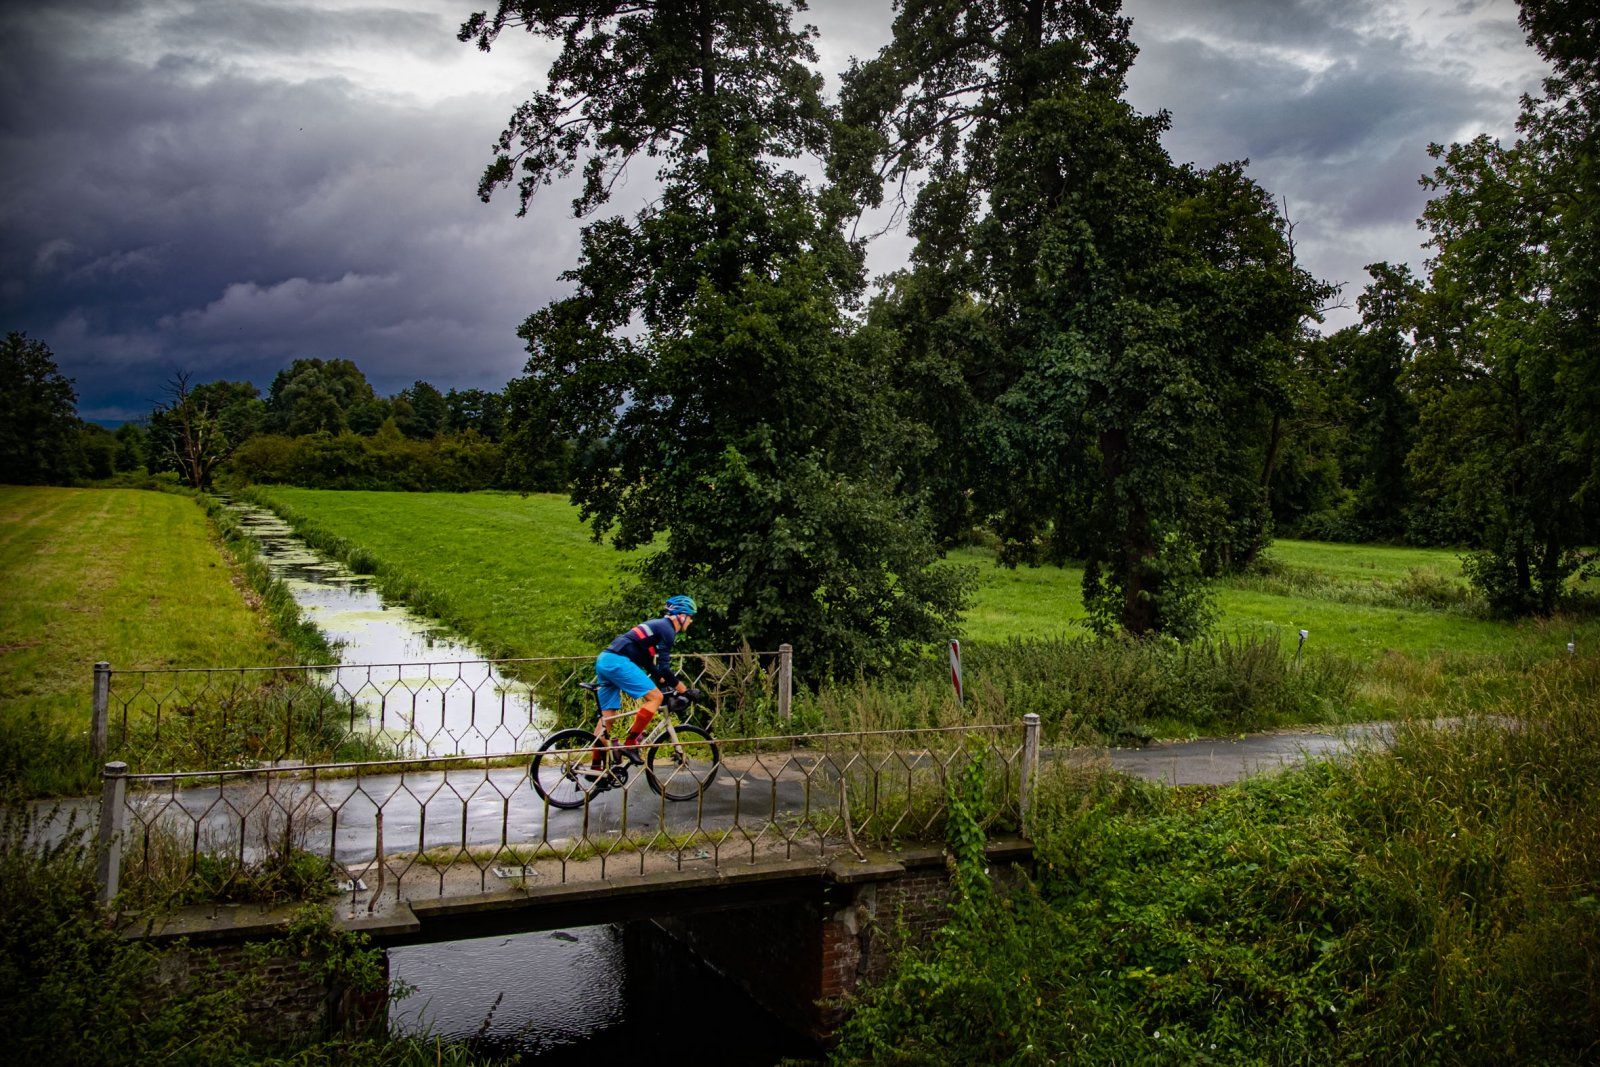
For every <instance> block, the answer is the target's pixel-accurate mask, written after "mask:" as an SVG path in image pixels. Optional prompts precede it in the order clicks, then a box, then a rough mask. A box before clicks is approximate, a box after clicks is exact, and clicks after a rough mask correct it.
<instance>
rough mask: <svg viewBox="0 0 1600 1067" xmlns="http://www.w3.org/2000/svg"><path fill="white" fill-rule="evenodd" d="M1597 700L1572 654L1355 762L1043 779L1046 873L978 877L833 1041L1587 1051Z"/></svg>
mask: <svg viewBox="0 0 1600 1067" xmlns="http://www.w3.org/2000/svg"><path fill="white" fill-rule="evenodd" d="M1597 701H1600V656H1596V655H1594V654H1592V653H1591V654H1589V655H1586V656H1580V657H1576V658H1574V659H1567V658H1565V657H1562V658H1560V659H1556V660H1551V661H1547V662H1545V663H1543V664H1540V665H1538V666H1536V667H1534V668H1532V669H1531V670H1530V671H1529V672H1528V674H1527V676H1526V677H1524V678H1523V679H1521V680H1520V682H1519V683H1518V684H1517V686H1516V687H1515V691H1514V692H1507V693H1505V694H1503V695H1502V697H1501V698H1500V699H1499V700H1498V701H1496V702H1495V703H1494V704H1493V705H1492V706H1490V707H1489V708H1488V710H1489V711H1490V712H1491V713H1492V714H1491V715H1487V716H1474V715H1472V714H1471V710H1472V709H1470V708H1455V709H1453V710H1456V711H1459V712H1463V713H1467V718H1466V719H1465V720H1464V722H1463V724H1461V725H1458V726H1454V727H1451V728H1448V729H1438V728H1433V727H1430V726H1427V725H1422V724H1412V725H1407V726H1404V727H1402V728H1401V729H1400V730H1399V731H1398V736H1397V738H1396V742H1395V745H1394V748H1393V750H1392V752H1389V753H1371V754H1367V755H1364V756H1361V757H1359V758H1357V759H1355V760H1353V761H1352V762H1350V763H1349V764H1342V765H1333V764H1322V765H1316V766H1312V767H1310V768H1308V769H1305V770H1302V771H1296V772H1292V773H1288V774H1285V775H1282V776H1279V777H1272V778H1262V779H1255V780H1252V781H1249V782H1247V783H1245V784H1243V785H1240V786H1236V787H1231V788H1227V789H1222V790H1213V789H1181V790H1169V789H1165V788H1162V787H1158V786H1149V785H1144V784H1140V783H1136V782H1133V781H1130V780H1126V779H1120V778H1115V777H1111V776H1108V775H1105V776H1102V775H1095V774H1086V773H1084V772H1078V773H1077V774H1069V773H1067V772H1064V771H1061V772H1055V773H1049V774H1047V775H1046V777H1045V779H1044V781H1043V783H1042V786H1041V790H1040V794H1039V795H1040V812H1039V818H1038V821H1037V823H1036V825H1035V837H1036V846H1037V850H1038V851H1037V856H1038V859H1039V867H1038V878H1037V881H1035V882H1033V883H1030V884H1027V885H1024V886H1022V887H1020V888H1018V889H1016V890H1014V891H1010V892H1001V891H999V890H997V889H996V888H994V887H992V886H989V885H988V884H987V883H986V882H985V881H984V880H983V878H982V872H981V870H980V871H975V872H969V874H970V877H969V884H970V885H971V886H972V890H971V892H969V893H968V894H966V895H965V896H964V897H963V898H962V899H961V900H960V901H958V904H957V907H956V909H955V918H954V920H953V921H952V922H951V923H950V924H949V926H947V927H946V928H945V929H944V930H943V931H942V932H941V933H940V934H938V935H937V936H935V937H934V938H932V939H930V940H927V941H925V942H923V943H921V944H917V945H908V946H906V948H905V951H904V953H903V955H902V956H901V957H900V959H899V962H898V964H897V966H896V967H895V968H894V969H893V972H892V973H891V975H890V976H889V977H888V978H887V979H886V980H885V981H884V982H883V983H881V984H879V985H878V986H877V987H875V988H873V989H871V990H870V991H868V992H867V993H866V994H865V995H864V996H863V997H862V999H861V1000H860V1002H859V1003H858V1005H857V1007H858V1010H857V1011H856V1013H855V1015H854V1017H853V1018H852V1020H851V1021H850V1023H849V1025H848V1028H847V1031H846V1034H845V1038H844V1041H843V1042H842V1044H841V1046H840V1049H839V1051H838V1053H837V1056H836V1059H837V1060H838V1061H840V1062H885V1061H892V1062H898V1063H947V1062H963V1063H966V1062H971V1063H1040V1064H1043V1063H1057V1064H1066V1063H1184V1064H1188V1063H1336V1062H1337V1063H1343V1062H1386V1063H1485V1062H1501V1061H1503V1062H1514V1063H1587V1062H1593V1059H1594V1056H1595V1055H1596V1053H1597V1052H1600V1036H1597V1032H1596V1030H1595V1028H1594V1020H1595V1019H1596V1018H1600V815H1597V814H1596V813H1597V812H1600V719H1597V718H1596V717H1595V715H1594V714H1593V708H1594V706H1595V704H1596V702H1597ZM890 921H891V922H892V920H890Z"/></svg>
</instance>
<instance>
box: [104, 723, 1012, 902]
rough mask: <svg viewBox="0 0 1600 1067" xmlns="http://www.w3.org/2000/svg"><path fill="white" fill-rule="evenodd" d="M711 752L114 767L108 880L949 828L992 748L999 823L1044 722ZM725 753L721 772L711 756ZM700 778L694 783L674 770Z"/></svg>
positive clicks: (476, 865)
mask: <svg viewBox="0 0 1600 1067" xmlns="http://www.w3.org/2000/svg"><path fill="white" fill-rule="evenodd" d="M717 744H718V745H720V746H721V757H720V761H718V762H717V763H715V764H714V766H712V767H703V766H702V767H683V768H677V769H675V770H673V771H660V772H658V773H659V774H660V775H661V776H664V777H666V781H665V782H664V783H663V788H662V789H660V790H652V789H651V788H649V787H648V785H647V784H646V776H645V775H644V774H643V773H642V768H635V771H636V772H639V773H635V774H634V775H633V776H632V777H631V778H630V780H629V781H628V783H627V784H626V785H625V786H623V787H619V788H616V789H613V790H611V791H608V792H605V793H602V794H598V795H596V796H594V797H592V798H591V799H590V800H589V801H588V802H586V803H584V804H582V805H581V806H579V807H577V808H575V809H571V810H565V809H561V808H558V807H554V806H552V805H551V804H550V803H549V802H548V801H546V800H544V799H542V798H541V796H540V795H539V794H538V793H537V792H536V791H535V790H534V789H533V788H531V783H530V780H529V757H528V755H527V754H526V753H520V752H500V753H493V754H485V755H483V756H478V757H472V758H461V757H444V756H419V757H415V758H410V759H403V760H393V761H389V762H387V763H383V764H371V763H361V762H330V763H323V764H317V765H307V766H295V767H287V766H277V767H252V768H235V769H227V770H210V771H181V772H144V773H130V772H129V770H128V767H127V765H126V764H125V763H122V762H113V763H109V764H107V765H106V767H105V788H104V790H103V795H102V800H101V807H100V836H99V841H100V857H99V873H100V893H101V898H102V900H103V901H105V902H107V903H109V902H110V901H112V900H113V899H114V898H116V897H117V895H118V893H119V891H124V892H126V893H127V894H128V899H132V900H134V901H135V903H138V904H145V905H152V904H161V903H169V904H170V903H183V902H188V901H198V900H218V899H251V894H252V893H258V892H261V891H262V890H263V887H276V889H275V890H274V891H276V892H280V893H288V894H292V893H295V892H298V893H300V894H301V895H318V894H322V895H332V894H331V891H330V886H331V885H332V884H335V883H336V884H337V885H338V887H339V888H338V891H339V892H341V893H343V894H344V895H345V897H346V898H347V899H348V902H349V905H350V907H351V909H352V910H355V909H356V908H358V907H361V906H365V907H366V909H367V910H368V911H369V912H370V911H373V910H374V909H378V908H381V907H382V906H383V904H384V902H386V901H403V900H415V899H420V898H424V897H440V896H450V895H455V894H461V893H482V892H485V891H489V890H492V889H495V888H510V887H518V886H521V887H526V886H528V885H529V884H553V883H568V882H574V881H603V880H605V879H608V878H612V877H615V876H618V875H622V874H630V875H631V874H642V873H650V872H655V871H681V870H717V871H721V870H725V869H727V868H729V867H731V866H737V865H743V866H748V865H753V864H760V863H762V862H771V861H778V860H783V861H793V860H796V859H805V858H808V857H809V858H813V859H815V861H816V862H817V863H818V865H819V866H820V865H824V864H826V863H828V862H829V860H830V858H831V857H833V856H836V855H838V854H840V853H841V852H844V851H847V850H853V851H856V852H858V853H859V852H860V850H861V848H862V847H863V846H864V845H865V846H875V845H876V846H881V845H884V844H887V843H890V842H927V841H930V840H937V839H939V838H940V837H941V836H942V833H943V826H944V822H945V819H946V817H947V815H948V805H949V799H948V798H949V796H950V789H951V784H952V781H953V780H954V778H955V777H956V776H957V775H960V774H962V773H963V772H964V770H965V769H966V768H968V767H969V766H971V765H972V764H973V763H974V761H977V762H978V764H979V766H980V767H981V771H982V776H983V777H982V786H983V789H984V792H985V797H986V800H985V804H984V805H983V815H982V817H981V818H982V821H983V823H984V825H985V826H986V828H988V829H990V830H1015V829H1020V830H1022V831H1023V832H1024V833H1026V832H1027V823H1028V817H1029V806H1030V804H1031V795H1032V788H1033V781H1034V777H1035V775H1036V773H1037V767H1038V761H1039V720H1038V717H1037V716H1034V715H1029V716H1027V717H1026V718H1025V720H1024V722H1023V723H1022V724H1020V725H1009V726H973V727H952V728H943V729H932V728H930V729H914V730H888V731H871V732H859V733H832V734H810V735H776V736H746V737H734V738H718V739H717ZM712 770H714V771H715V774H714V775H711V774H710V773H709V772H710V771H712ZM678 773H683V774H690V775H694V776H696V777H695V778H694V779H692V781H694V782H696V783H699V782H703V781H705V780H706V779H707V778H709V784H706V785H705V786H704V788H703V789H696V788H690V789H689V790H688V792H689V793H690V794H691V797H690V799H687V800H683V801H673V800H669V799H667V797H666V796H665V795H663V794H664V793H666V792H672V793H677V794H679V795H681V794H682V793H683V792H684V791H683V790H682V789H679V788H677V787H676V786H677V785H681V784H682V783H681V782H679V783H674V781H673V779H672V778H671V777H670V775H672V774H678Z"/></svg>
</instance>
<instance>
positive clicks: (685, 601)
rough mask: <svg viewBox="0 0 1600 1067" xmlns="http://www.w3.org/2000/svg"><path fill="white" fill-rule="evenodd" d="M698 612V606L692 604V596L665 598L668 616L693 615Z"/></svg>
mask: <svg viewBox="0 0 1600 1067" xmlns="http://www.w3.org/2000/svg"><path fill="white" fill-rule="evenodd" d="M699 610H700V606H699V605H698V604H696V603H695V602H694V597H692V596H669V597H667V614H668V615H693V614H694V613H695V612H697V611H699Z"/></svg>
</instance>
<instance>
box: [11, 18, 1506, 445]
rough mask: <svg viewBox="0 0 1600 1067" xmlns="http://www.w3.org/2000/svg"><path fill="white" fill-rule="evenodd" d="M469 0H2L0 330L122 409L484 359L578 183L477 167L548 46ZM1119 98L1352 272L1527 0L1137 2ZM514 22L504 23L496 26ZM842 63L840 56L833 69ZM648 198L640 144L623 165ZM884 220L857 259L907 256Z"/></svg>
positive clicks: (1488, 114) (828, 35)
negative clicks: (240, 386)
mask: <svg viewBox="0 0 1600 1067" xmlns="http://www.w3.org/2000/svg"><path fill="white" fill-rule="evenodd" d="M484 6H487V5H486V4H485V3H482V2H478V3H474V2H473V0H461V2H459V3H457V2H455V0H370V2H365V3H363V2H362V0H281V2H280V0H246V2H240V3H219V2H207V0H137V2H135V0H117V2H112V0H76V2H74V3H72V4H58V5H41V4H38V3H27V4H13V5H11V6H9V7H0V93H3V99H0V151H3V153H4V158H5V160H6V166H5V168H4V170H3V171H0V329H25V330H28V331H29V332H30V333H31V334H33V335H34V336H36V337H40V338H43V339H44V340H46V341H48V342H49V343H50V344H51V346H52V347H53V348H54V349H55V351H56V353H57V356H58V357H59V359H60V362H61V364H62V366H63V369H64V370H65V371H66V373H68V374H70V375H72V376H74V377H76V378H77V382H78V388H79V391H80V393H81V395H82V399H83V408H84V409H85V411H86V413H88V414H92V415H93V414H100V415H115V414H133V413H137V412H138V411H140V410H143V409H147V408H148V404H149V401H150V400H152V399H154V398H156V397H158V396H159V395H160V391H161V386H162V383H163V381H164V380H165V379H166V378H167V377H168V376H169V375H170V374H171V373H172V371H173V370H175V369H178V368H186V369H190V370H192V371H194V372H195V373H196V374H197V375H198V376H200V377H201V378H211V377H222V376H227V377H233V378H241V377H244V378H250V379H252V380H254V381H256V382H257V383H258V384H260V385H262V386H265V385H266V384H267V383H268V382H269V381H270V379H271V375H272V374H273V373H274V372H275V371H276V370H277V369H279V368H280V367H282V366H283V365H284V364H285V363H286V362H288V361H289V360H290V359H293V358H295V357H297V356H324V357H329V356H347V357H349V358H352V359H354V360H356V362H357V363H358V364H360V365H361V366H362V367H363V369H365V370H366V371H367V372H368V374H369V375H370V376H371V377H372V378H373V379H374V382H375V384H377V386H378V388H379V389H380V390H383V391H385V392H389V391H393V390H395V389H398V388H400V387H402V386H404V385H406V384H409V383H410V382H411V381H412V380H413V379H415V378H417V377H425V378H428V379H429V380H431V381H433V382H435V383H436V384H438V385H440V386H441V387H449V386H467V385H480V386H487V387H494V386H498V385H500V384H501V383H503V382H504V381H505V380H506V379H507V378H509V377H511V376H512V375H513V374H515V373H517V371H518V370H519V368H520V366H521V363H522V359H523V353H522V350H521V344H520V342H519V341H518V340H517V339H516V337H515V335H514V331H515V327H516V325H517V323H519V322H520V321H521V320H522V319H523V318H524V317H525V316H526V315H527V314H528V312H530V311H532V310H533V309H535V308H537V307H538V306H540V305H541V304H542V303H544V302H545V301H547V300H549V299H550V298H552V297H554V296H556V295H559V294H560V293H562V292H563V291H564V284H563V283H562V282H561V281H560V280H559V274H560V272H561V271H562V270H563V269H564V268H565V267H567V266H568V265H570V264H571V262H572V260H573V257H574V253H575V249H576V240H577V226H578V224H577V223H576V222H574V221H573V220H572V219H571V218H570V217H569V216H568V202H569V199H570V194H569V192H568V191H567V190H563V189H552V190H546V191H544V192H542V193H541V195H540V196H539V197H538V198H537V199H536V200H535V202H534V204H533V206H532V209H531V212H530V215H531V217H530V218H528V219H523V220H517V219H514V218H513V217H512V213H513V207H514V205H513V204H512V203H511V202H510V200H509V199H507V200H506V201H504V202H501V201H497V202H496V203H495V204H493V205H490V206H485V205H483V204H481V203H479V202H478V201H477V199H476V197H475V196H474V195H473V190H474V189H475V186H476V182H477V177H478V174H479V172H480V170H481V168H482V166H483V164H484V163H485V162H486V161H487V158H488V155H489V145H490V143H491V142H492V140H493V139H494V137H495V136H496V135H497V134H498V132H499V130H500V128H501V124H502V123H503V121H504V119H505V117H506V116H507V115H508V114H509V113H510V111H511V109H512V108H513V107H514V106H515V105H516V104H517V103H518V102H520V100H522V99H523V98H525V97H526V95H527V94H528V92H529V91H530V90H531V89H533V88H534V87H535V80H536V78H537V76H538V74H539V72H540V71H542V69H543V64H542V63H541V62H540V59H541V58H542V57H545V56H547V54H548V53H547V50H548V48H549V47H550V46H549V45H548V44H546V43H544V42H541V41H539V40H537V39H535V38H531V37H529V36H527V35H523V34H514V35H509V36H508V37H507V38H506V39H505V40H503V41H502V42H501V43H500V44H499V45H497V47H496V49H495V52H494V53H492V54H491V55H489V56H482V55H480V54H479V53H477V52H476V51H475V50H473V49H471V48H470V47H469V46H466V45H462V44H460V43H458V42H456V41H455V39H454V34H455V30H456V27H457V26H458V25H459V23H460V21H461V20H462V19H463V18H464V17H465V16H466V15H467V14H469V13H470V12H471V10H473V9H474V8H475V7H484ZM1127 10H1128V13H1129V14H1131V15H1133V16H1134V19H1135V23H1134V37H1135V40H1136V41H1137V42H1138V43H1139V45H1140V46H1141V49H1142V52H1141V56H1140V59H1139V61H1138V63H1137V65H1136V66H1135V68H1134V71H1133V75H1132V77H1131V85H1130V96H1131V98H1132V100H1133V101H1134V103H1135V105H1136V106H1138V107H1140V108H1141V109H1143V110H1146V111H1153V110H1156V109H1159V108H1166V109H1168V110H1170V111H1171V113H1172V118H1173V128H1172V131H1171V133H1170V134H1169V135H1168V137H1167V145H1168V147H1169V149H1170V150H1171V152H1172V153H1173V155H1174V156H1175V157H1176V158H1178V159H1180V160H1184V161H1190V162H1194V163H1196V164H1198V165H1201V166H1209V165H1212V164H1214V163H1217V162H1219V161H1222V160H1229V159H1238V158H1249V159H1250V160H1251V170H1250V172H1251V174H1252V175H1253V176H1254V177H1255V178H1256V179H1257V180H1258V181H1260V182H1261V183H1262V184H1263V185H1264V186H1266V187H1267V188H1268V189H1269V190H1271V191H1272V192H1274V193H1275V194H1279V195H1281V196H1283V197H1285V198H1286V200H1287V202H1288V205H1289V209H1290V211H1291V213H1292V214H1293V216H1294V219H1295V222H1296V225H1297V230H1296V236H1297V239H1298V242H1299V247H1300V250H1301V253H1302V259H1303V261H1304V262H1305V263H1306V264H1307V265H1308V266H1309V267H1310V268H1311V269H1312V270H1313V271H1315V272H1316V273H1318V274H1319V275H1321V276H1323V277H1326V278H1329V279H1332V280H1336V281H1343V282H1353V283H1355V288H1354V289H1352V290H1351V291H1349V292H1348V293H1347V297H1348V298H1351V299H1353V296H1354V293H1355V290H1356V289H1359V285H1360V281H1361V276H1360V268H1361V266H1362V265H1363V264H1365V263H1367V262H1369V261H1371V260H1374V259H1379V258H1387V259H1397V260H1407V259H1409V260H1410V261H1411V262H1413V263H1418V262H1420V259H1421V254H1420V252H1419V251H1418V248H1417V245H1418V235H1417V233H1416V231H1415V228H1414V220H1415V218H1416V216H1417V214H1418V213H1419V211H1420V209H1421V206H1422V202H1423V193H1422V191H1421V190H1420V189H1419V188H1418V186H1417V184H1416V178H1417V175H1418V174H1420V173H1421V172H1422V171H1424V170H1426V169H1428V165H1429V163H1428V160H1427V157H1426V155H1425V151H1424V150H1425V147H1426V145H1427V143H1428V142H1429V141H1430V140H1434V141H1449V140H1454V139H1458V138H1461V137H1464V136H1471V135H1472V134H1474V133H1476V132H1478V131H1480V130H1488V131H1490V132H1496V133H1503V132H1506V131H1508V130H1509V128H1510V124H1511V121H1512V119H1513V118H1514V117H1515V114H1516V108H1517V97H1518V94H1519V93H1520V92H1522V91H1526V90H1531V89H1536V87H1537V65H1536V63H1533V62H1531V61H1530V59H1529V56H1530V55H1531V53H1529V51H1528V50H1527V49H1526V47H1525V46H1524V45H1523V44H1522V40H1521V34H1520V31H1519V30H1518V29H1517V27H1516V24H1515V16H1516V9H1515V5H1514V4H1511V3H1509V2H1505V0H1493V2H1490V3H1487V4H1470V3H1469V4H1460V5H1456V6H1454V7H1451V6H1449V5H1440V4H1437V3H1434V4H1432V5H1431V6H1425V5H1424V2H1423V0H1416V2H1415V3H1414V4H1413V6H1412V7H1406V6H1404V4H1403V3H1400V2H1399V0H1395V2H1388V0H1385V2H1379V0H1361V2H1347V0H1341V2H1317V0H1299V2H1291V0H1204V2H1201V0H1128V3H1127ZM891 17H892V13H891V11H890V9H889V5H888V3H887V2H886V0H878V2H875V3H874V2H853V0H851V2H834V0H815V2H814V3H813V4H812V5H811V10H810V11H809V12H807V13H806V15H804V16H803V19H804V21H807V22H811V23H814V24H816V25H817V26H818V27H819V29H820V31H821V37H820V39H819V40H818V42H817V46H818V51H819V53H820V57H821V64H822V67H823V69H824V70H825V71H826V72H827V73H828V74H829V75H830V77H831V76H832V75H836V74H837V72H838V71H839V70H840V69H842V68H843V67H844V66H845V65H846V63H847V61H848V59H849V57H851V56H857V57H861V58H866V57H869V56H871V55H872V54H874V53H875V52H876V51H877V49H878V47H879V46H880V45H881V44H882V43H883V41H884V40H885V39H886V38H887V35H888V32H889V26H890V21H891ZM512 38H515V39H512ZM830 84H833V85H835V86H836V85H837V81H836V80H831V81H830ZM631 178H632V181H633V188H632V190H631V191H630V192H629V193H627V194H626V195H627V197H630V198H631V199H626V198H625V199H620V200H619V202H618V203H617V204H615V205H613V207H614V209H615V210H617V211H628V210H630V209H631V208H632V207H634V206H636V205H637V203H638V202H639V200H640V198H641V197H642V196H643V195H645V193H646V192H647V191H648V189H649V187H650V181H649V174H648V168H640V170H639V172H638V173H635V174H634V175H632V176H631ZM905 250H906V239H905V237H904V234H903V232H902V233H898V234H891V235H889V236H888V237H886V238H884V239H881V240H880V241H879V242H878V243H877V245H876V246H875V248H874V253H873V267H874V269H877V270H887V269H892V268H894V267H896V266H898V265H900V262H901V261H903V256H904V254H905Z"/></svg>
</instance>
